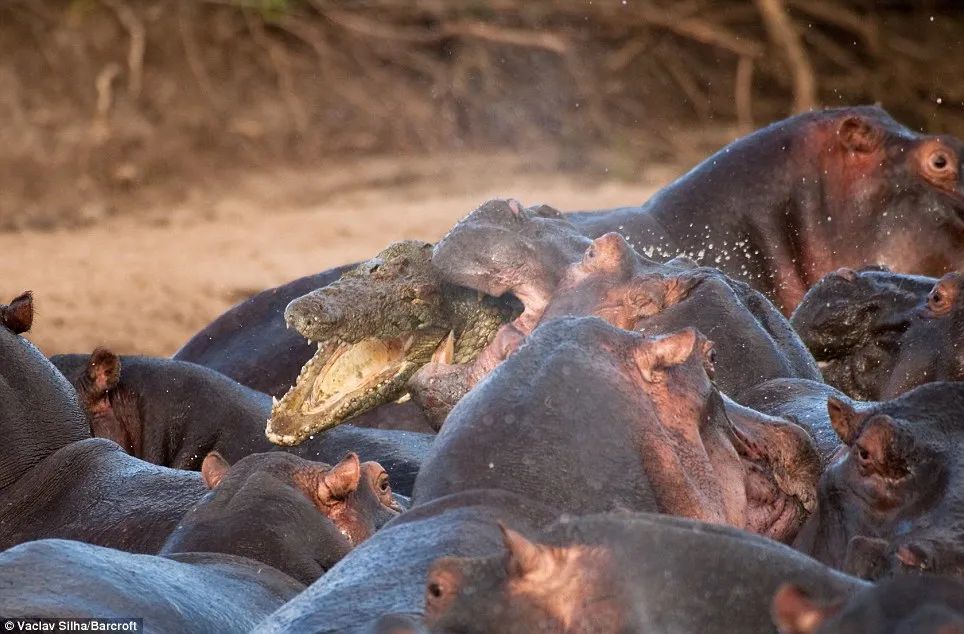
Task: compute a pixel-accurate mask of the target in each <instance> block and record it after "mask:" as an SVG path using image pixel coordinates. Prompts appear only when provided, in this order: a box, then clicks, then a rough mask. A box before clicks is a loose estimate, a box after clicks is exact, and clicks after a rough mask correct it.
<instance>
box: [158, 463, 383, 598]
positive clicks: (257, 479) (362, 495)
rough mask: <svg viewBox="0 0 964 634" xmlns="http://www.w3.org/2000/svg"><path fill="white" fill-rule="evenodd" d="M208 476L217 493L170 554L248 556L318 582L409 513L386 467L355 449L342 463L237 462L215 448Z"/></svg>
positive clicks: (179, 534) (174, 539) (170, 544)
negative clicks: (404, 510)
mask: <svg viewBox="0 0 964 634" xmlns="http://www.w3.org/2000/svg"><path fill="white" fill-rule="evenodd" d="M202 475H203V477H204V481H205V484H206V485H207V486H208V487H209V488H210V489H211V490H212V491H211V493H210V494H209V495H207V496H206V497H205V498H204V499H203V500H202V501H201V502H200V503H199V504H198V506H197V508H195V509H193V510H192V511H191V512H190V513H189V514H188V515H187V516H185V518H184V519H183V520H182V521H181V523H180V524H179V525H178V527H177V530H175V531H174V532H173V533H172V534H171V536H170V537H169V538H168V540H167V542H166V543H165V545H164V547H163V548H162V549H161V554H162V555H167V554H174V553H184V552H223V553H227V554H234V555H240V556H243V557H249V558H251V559H253V560H255V561H260V562H263V563H266V564H268V565H270V566H273V567H274V568H276V569H278V570H280V571H282V572H284V573H286V574H288V575H291V576H292V577H294V578H295V579H297V580H299V581H301V582H302V583H306V584H310V583H311V582H313V581H314V580H315V579H317V578H318V577H320V576H321V575H322V574H323V573H324V572H325V571H326V570H327V569H328V568H331V567H332V566H333V565H334V564H335V563H336V562H337V561H338V560H339V559H341V558H342V557H344V556H345V555H346V554H347V553H348V551H349V550H351V548H352V547H354V546H356V545H358V544H359V543H361V542H363V541H364V540H366V539H368V538H369V537H371V536H372V535H374V534H375V531H377V530H378V529H379V528H381V527H382V526H383V525H384V524H385V523H386V522H388V521H389V520H391V519H392V518H394V517H396V516H397V515H398V514H399V512H400V511H401V509H400V508H399V506H398V504H397V503H396V502H395V500H394V498H393V497H392V490H391V487H390V486H389V484H388V474H387V473H385V470H384V469H383V468H382V467H381V465H379V464H378V463H377V462H365V463H362V462H361V461H359V459H358V456H357V455H355V454H349V455H348V456H347V457H346V458H345V459H344V460H342V461H341V462H339V463H338V464H336V465H334V466H329V465H326V464H323V463H319V462H311V461H308V460H304V459H302V458H298V457H297V456H292V455H289V454H285V453H282V452H274V453H268V454H254V455H252V456H248V457H247V458H244V459H243V460H241V461H240V462H238V463H237V464H235V465H234V466H229V465H228V463H227V462H226V461H225V460H224V458H222V457H221V456H220V455H219V454H217V453H211V454H208V456H207V457H206V458H205V460H204V465H203V466H202Z"/></svg>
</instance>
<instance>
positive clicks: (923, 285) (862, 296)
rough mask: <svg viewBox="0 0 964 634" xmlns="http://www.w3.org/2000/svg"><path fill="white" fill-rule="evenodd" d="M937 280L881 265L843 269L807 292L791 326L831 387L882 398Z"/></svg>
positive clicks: (792, 319)
mask: <svg viewBox="0 0 964 634" xmlns="http://www.w3.org/2000/svg"><path fill="white" fill-rule="evenodd" d="M936 282H937V280H936V279H934V278H930V277H922V276H916V275H901V274H898V273H892V272H890V271H888V270H885V269H881V268H879V267H874V268H868V269H863V270H860V271H854V270H852V269H846V268H844V269H840V270H838V271H834V272H833V273H830V274H828V275H827V276H825V277H824V278H823V279H821V280H820V281H819V282H818V283H817V284H816V285H815V286H814V287H813V288H811V289H810V290H809V291H808V292H807V294H806V296H805V297H804V298H803V301H802V302H801V303H800V305H799V306H798V307H797V309H796V310H795V311H794V313H793V316H792V317H791V318H790V323H791V325H792V326H793V327H794V329H795V330H796V331H797V332H798V333H799V334H800V338H801V339H802V340H803V342H804V344H806V346H807V348H809V349H810V352H812V353H813V356H814V357H815V358H816V359H817V362H818V363H819V364H820V368H821V371H822V372H823V376H824V378H825V379H826V381H827V383H829V384H831V385H833V386H834V387H836V388H837V389H839V390H842V391H843V392H845V393H846V394H848V395H850V396H851V397H853V398H858V399H861V400H879V399H880V398H882V388H884V386H886V385H887V383H888V382H889V381H890V377H891V376H892V375H893V373H894V370H895V368H896V366H897V364H898V355H899V354H900V350H901V348H902V347H903V345H902V342H903V340H904V337H905V334H906V332H907V329H908V328H909V327H910V325H911V322H912V321H914V319H915V318H916V316H917V315H918V314H919V313H920V312H921V310H922V309H923V307H924V304H925V303H926V300H927V295H928V293H930V291H931V289H932V288H933V287H934V284H935V283H936Z"/></svg>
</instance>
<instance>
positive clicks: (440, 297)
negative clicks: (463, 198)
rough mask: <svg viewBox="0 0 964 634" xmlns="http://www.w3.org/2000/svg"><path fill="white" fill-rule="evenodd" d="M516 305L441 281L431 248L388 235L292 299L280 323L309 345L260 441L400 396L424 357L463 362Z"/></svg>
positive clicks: (292, 438)
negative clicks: (362, 257)
mask: <svg viewBox="0 0 964 634" xmlns="http://www.w3.org/2000/svg"><path fill="white" fill-rule="evenodd" d="M521 312H522V307H521V305H520V304H519V302H518V301H516V300H515V299H514V298H513V297H511V296H505V297H501V298H498V297H491V296H487V295H484V294H482V293H479V292H478V291H475V290H472V289H468V288H464V287H461V286H458V285H455V284H451V283H448V282H446V281H444V280H443V279H442V276H441V275H440V273H439V272H438V270H437V269H436V268H435V267H434V266H433V265H432V245H431V244H430V243H427V242H421V241H417V240H405V241H401V242H395V243H392V244H391V245H389V246H388V247H387V248H385V250H384V251H382V252H381V253H379V254H378V255H377V256H375V257H374V258H372V259H370V260H367V261H365V262H363V263H361V264H359V265H358V266H357V267H355V268H354V269H352V270H350V271H348V272H346V273H345V274H344V275H342V277H341V278H339V279H338V280H336V281H335V282H333V283H331V284H329V285H328V286H325V287H323V288H319V289H317V290H314V291H312V292H310V293H308V294H306V295H304V296H302V297H299V298H297V299H295V300H293V301H292V302H291V303H290V304H288V307H287V308H286V309H285V315H284V318H285V321H286V323H287V325H288V327H290V328H294V329H295V330H296V331H297V332H298V333H299V334H301V335H302V336H303V337H305V338H306V339H307V340H308V341H309V342H310V343H317V351H316V352H315V353H314V355H313V356H312V357H311V359H309V360H308V362H307V363H305V365H304V366H303V367H302V369H301V372H300V373H299V375H298V378H297V380H296V381H295V383H294V385H292V386H291V388H290V389H289V390H288V391H287V393H285V395H284V396H283V397H282V398H281V399H280V400H277V399H275V401H274V403H273V405H272V408H271V418H269V419H268V425H267V429H266V434H267V437H268V439H269V440H270V441H271V442H273V443H275V444H279V445H297V444H299V443H301V442H303V441H304V440H305V439H306V438H308V437H309V436H311V435H313V434H316V433H320V432H323V431H325V430H327V429H331V428H332V427H335V426H337V425H339V424H341V423H343V422H345V421H347V420H350V419H351V418H353V417H355V416H358V415H359V414H362V413H364V412H367V411H369V410H371V409H373V408H374V407H377V406H379V405H382V404H385V403H390V402H393V401H397V400H404V399H407V398H408V392H407V387H406V385H407V382H408V379H409V378H410V377H411V376H412V374H414V373H415V371H416V370H418V369H419V368H420V367H422V366H423V365H425V364H426V363H429V362H431V361H443V362H446V363H469V362H471V361H472V360H474V359H475V358H476V357H477V356H478V354H479V353H480V352H481V351H482V350H483V349H484V348H485V347H486V346H487V345H488V344H489V343H490V342H491V341H492V339H493V337H494V336H495V334H496V332H497V331H498V330H499V328H500V327H501V326H502V325H504V324H506V323H508V322H510V321H512V320H513V319H515V318H516V317H518V315H519V314H520V313H521Z"/></svg>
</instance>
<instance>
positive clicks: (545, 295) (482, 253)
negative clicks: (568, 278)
mask: <svg viewBox="0 0 964 634" xmlns="http://www.w3.org/2000/svg"><path fill="white" fill-rule="evenodd" d="M588 245H589V240H588V239H587V238H586V237H585V236H584V235H582V234H580V233H579V231H578V230H577V229H576V228H575V227H574V226H573V225H572V224H571V223H570V222H568V221H566V220H564V219H563V217H562V215H561V214H560V213H559V212H558V211H556V210H555V209H553V208H551V207H548V206H546V205H541V206H538V207H530V208H526V209H524V208H523V207H522V205H521V204H520V203H519V202H518V201H516V200H511V199H509V200H502V199H496V200H490V201H488V202H486V203H484V204H483V205H482V206H480V207H479V208H478V209H476V210H475V211H473V212H472V213H470V214H469V215H468V216H466V217H465V218H463V219H462V220H460V221H459V222H458V224H456V225H455V226H454V227H453V228H452V229H451V230H450V231H449V232H448V233H447V234H445V236H443V237H442V239H441V240H439V241H438V243H436V245H435V247H434V249H433V251H432V263H433V264H434V265H435V267H436V268H437V269H438V270H439V272H440V273H441V274H442V276H443V278H444V279H445V280H447V281H448V282H450V283H452V284H458V285H459V286H464V287H466V288H471V289H474V290H477V291H479V292H481V293H485V294H486V295H489V296H491V297H501V296H502V295H505V294H506V293H512V295H514V296H515V297H516V298H518V299H519V301H520V302H522V305H523V311H522V314H521V315H520V316H519V317H518V318H517V319H516V320H515V322H514V325H515V326H516V327H517V328H518V329H519V330H520V331H521V332H523V333H526V334H527V333H529V332H531V331H532V329H533V328H534V327H535V325H536V323H538V321H539V318H540V317H541V315H542V311H543V310H544V309H545V307H546V305H547V304H548V303H549V300H550V298H551V297H552V294H553V292H554V291H555V289H556V286H557V285H558V284H559V282H560V281H561V279H562V277H563V275H565V271H566V268H567V267H568V266H569V265H570V264H571V263H573V262H576V261H578V260H579V259H580V258H581V257H582V253H583V251H585V250H586V247H587V246H588Z"/></svg>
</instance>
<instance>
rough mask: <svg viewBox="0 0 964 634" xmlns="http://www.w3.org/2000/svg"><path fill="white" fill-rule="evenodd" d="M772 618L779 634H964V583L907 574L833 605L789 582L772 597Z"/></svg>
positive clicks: (836, 600)
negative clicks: (865, 633)
mask: <svg viewBox="0 0 964 634" xmlns="http://www.w3.org/2000/svg"><path fill="white" fill-rule="evenodd" d="M773 617H774V622H775V623H776V624H777V626H778V627H779V630H780V634H863V633H864V632H874V633H875V634H910V633H911V632H913V633H914V634H960V633H961V632H964V582H961V581H960V580H957V579H950V578H946V577H938V576H932V575H916V574H913V575H912V574H906V575H900V576H898V577H894V578H892V579H885V580H883V581H881V582H880V583H878V584H876V585H874V586H870V587H868V588H864V589H862V590H859V591H857V593H856V594H855V595H853V596H852V597H851V598H849V599H848V597H847V596H840V597H834V598H833V599H831V600H829V601H821V600H819V599H817V598H815V597H813V596H810V593H808V592H807V591H806V590H805V589H803V588H800V587H799V586H798V585H795V584H792V583H788V584H785V585H783V586H782V587H781V588H780V589H779V590H778V591H777V594H776V596H775V597H774V599H773Z"/></svg>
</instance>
